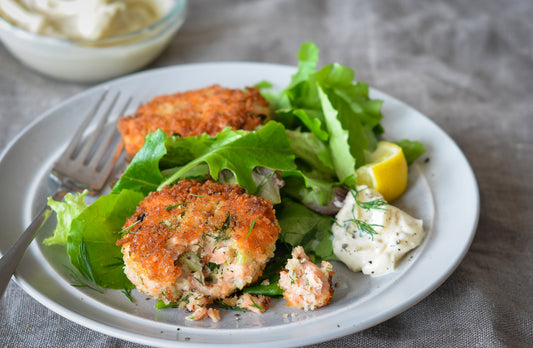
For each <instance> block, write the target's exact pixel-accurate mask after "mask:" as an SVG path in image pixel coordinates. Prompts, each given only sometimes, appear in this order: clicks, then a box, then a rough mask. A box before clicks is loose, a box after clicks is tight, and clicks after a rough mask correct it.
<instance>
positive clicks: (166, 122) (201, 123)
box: [118, 85, 269, 156]
mask: <svg viewBox="0 0 533 348" xmlns="http://www.w3.org/2000/svg"><path fill="white" fill-rule="evenodd" d="M268 115H269V103H268V102H267V101H266V100H265V99H264V98H263V97H262V96H261V94H260V93H259V90H258V89H257V88H253V87H247V88H246V89H245V90H241V89H230V88H223V87H221V86H219V85H213V86H209V87H205V88H201V89H197V90H191V91H187V92H181V93H175V94H172V95H162V96H158V97H155V98H154V99H152V100H151V101H150V102H148V103H146V104H143V105H142V106H141V107H139V109H138V110H137V112H136V113H135V114H134V115H131V116H124V117H121V118H119V121H118V129H119V131H120V133H121V134H122V138H123V140H124V144H125V148H126V152H127V153H128V154H129V155H131V156H133V155H135V154H136V153H137V151H139V150H140V149H141V147H142V146H143V145H144V137H145V136H146V135H147V134H150V133H152V132H154V131H155V130H157V129H162V130H163V131H164V132H165V133H166V134H167V135H169V136H170V135H179V136H181V137H186V136H190V135H201V134H203V133H207V134H209V135H211V136H214V135H216V134H217V133H219V132H220V131H221V130H222V129H224V128H225V127H231V128H232V129H244V130H254V129H255V128H256V127H257V126H258V125H260V124H262V123H264V122H265V121H266V120H267V118H268Z"/></svg>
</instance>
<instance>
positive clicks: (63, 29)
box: [0, 0, 172, 40]
mask: <svg viewBox="0 0 533 348" xmlns="http://www.w3.org/2000/svg"><path fill="white" fill-rule="evenodd" d="M171 6H172V1H171V0H0V15H1V16H2V17H4V18H5V19H6V20H8V21H10V22H11V23H13V24H14V25H16V26H18V27H21V28H23V29H25V30H28V31H30V32H32V33H36V34H42V35H48V36H55V37H60V38H68V39H85V40H95V39H100V38H104V37H109V36H115V35H121V34H126V33H129V32H132V31H135V30H139V29H142V28H144V27H146V26H148V25H150V24H152V23H155V22H156V21H157V20H159V19H160V18H162V17H163V16H164V15H165V14H166V13H168V11H169V10H170V7H171Z"/></svg>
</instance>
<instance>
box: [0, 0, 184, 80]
mask: <svg viewBox="0 0 533 348" xmlns="http://www.w3.org/2000/svg"><path fill="white" fill-rule="evenodd" d="M186 12H187V0H175V4H174V6H173V7H172V9H171V10H170V11H169V12H168V14H167V15H166V16H164V17H163V18H161V19H160V20H159V21H157V22H156V23H154V24H152V25H150V26H148V27H145V28H143V29H140V30H137V31H134V32H131V33H127V34H123V35H118V36H112V37H106V38H103V39H98V40H69V39H60V38H55V37H50V36H44V35H37V34H34V33H31V32H28V31H26V30H24V29H21V28H19V27H16V26H14V25H13V24H11V23H9V22H8V21H7V20H5V19H4V18H2V17H1V16H0V39H1V40H2V41H3V43H4V45H5V46H6V48H7V49H8V50H9V51H10V52H11V53H12V54H13V55H14V56H15V57H17V58H18V59H19V60H20V61H21V62H22V63H24V64H26V65H27V66H29V67H30V68H32V69H34V70H36V71H38V72H40V73H42V74H45V75H48V76H51V77H53V78H56V79H60V80H67V81H73V82H97V81H103V80H107V79H110V78H113V77H117V76H120V75H124V74H127V73H130V72H132V71H135V70H137V69H139V68H141V67H143V66H144V65H146V64H148V63H150V62H151V61H152V60H154V59H155V58H157V56H159V54H160V53H161V52H162V51H163V50H164V49H165V47H166V46H167V45H168V43H169V42H170V39H171V38H172V36H174V34H175V33H176V31H177V30H178V29H179V28H180V27H181V25H182V24H183V22H184V20H185V16H186Z"/></svg>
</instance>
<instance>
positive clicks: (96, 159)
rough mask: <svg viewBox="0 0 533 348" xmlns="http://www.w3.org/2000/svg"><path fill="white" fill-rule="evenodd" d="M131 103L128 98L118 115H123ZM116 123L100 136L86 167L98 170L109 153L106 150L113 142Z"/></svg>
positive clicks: (130, 99)
mask: <svg viewBox="0 0 533 348" xmlns="http://www.w3.org/2000/svg"><path fill="white" fill-rule="evenodd" d="M131 101H132V98H129V99H128V100H127V101H126V102H125V103H124V105H123V106H122V108H121V109H120V111H119V115H124V114H125V112H126V110H127V109H128V107H129V106H130V104H131ZM115 124H116V121H114V122H112V126H111V125H109V126H108V127H107V128H106V130H105V131H104V133H103V134H102V136H101V140H100V143H99V144H98V147H97V149H96V150H95V153H94V155H93V157H92V158H91V160H90V161H89V163H87V165H89V166H92V167H93V168H97V169H99V168H98V164H99V163H100V162H101V161H102V159H103V157H104V155H106V154H107V153H109V151H108V148H109V146H110V145H111V142H112V141H113V138H114V137H115V134H116V133H117V132H116V127H115Z"/></svg>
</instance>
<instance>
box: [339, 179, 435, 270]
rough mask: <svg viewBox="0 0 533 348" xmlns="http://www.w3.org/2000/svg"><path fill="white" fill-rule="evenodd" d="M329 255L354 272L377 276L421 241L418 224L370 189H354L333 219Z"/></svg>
mask: <svg viewBox="0 0 533 348" xmlns="http://www.w3.org/2000/svg"><path fill="white" fill-rule="evenodd" d="M335 219H336V221H335V223H334V224H333V227H332V231H333V235H334V239H333V251H334V253H335V255H336V256H337V257H338V258H339V259H340V260H341V261H342V262H343V263H344V264H346V266H348V268H350V269H351V270H352V271H354V272H358V271H362V272H363V273H364V274H367V275H372V276H378V275H384V274H387V273H389V272H392V271H393V270H394V269H395V266H396V264H397V262H398V261H399V260H400V259H401V258H402V257H403V256H404V255H405V254H406V253H407V252H409V251H410V250H412V249H414V248H416V247H417V246H418V245H419V244H420V243H421V242H422V240H423V239H424V236H425V232H424V229H423V227H422V220H418V219H415V218H413V217H411V216H410V215H408V214H407V213H405V212H404V211H402V210H400V209H398V208H396V207H394V206H392V205H390V204H387V203H386V202H385V201H384V200H383V196H382V195H381V194H380V193H379V192H377V191H376V190H374V189H371V188H368V187H366V186H358V187H357V188H356V190H351V191H350V192H348V194H347V195H346V198H345V200H344V204H343V207H342V208H341V210H340V211H339V212H338V213H337V215H336V217H335Z"/></svg>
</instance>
